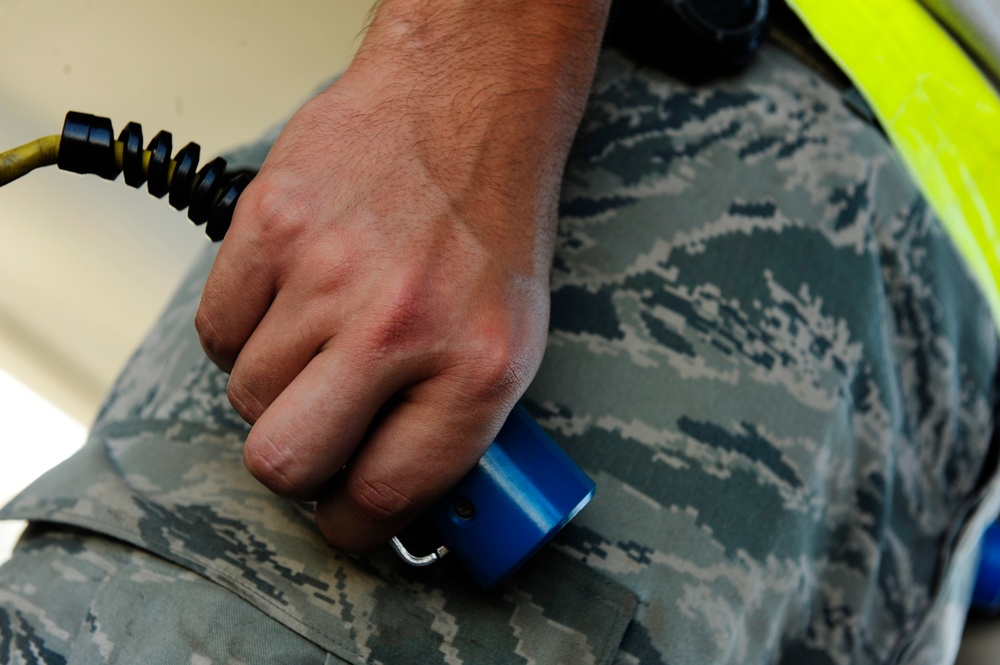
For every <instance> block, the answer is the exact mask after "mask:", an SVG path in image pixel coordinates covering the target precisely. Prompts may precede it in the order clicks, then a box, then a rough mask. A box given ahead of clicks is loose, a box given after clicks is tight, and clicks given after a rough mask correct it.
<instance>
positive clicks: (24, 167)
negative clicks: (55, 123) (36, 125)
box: [0, 135, 60, 187]
mask: <svg viewBox="0 0 1000 665" xmlns="http://www.w3.org/2000/svg"><path fill="white" fill-rule="evenodd" d="M59 141H60V137H59V135H55V136H46V137H45V138H41V139H38V140H37V141H32V142H31V143H26V144H25V145H22V146H21V147H19V148H14V149H13V150H8V151H6V152H0V187H3V186H4V185H6V184H7V183H9V182H13V181H14V180H17V179H18V178H20V177H21V176H23V175H24V174H25V173H30V172H31V171H34V170H35V169H37V168H39V167H42V166H50V165H52V164H55V163H56V160H57V159H58V158H59Z"/></svg>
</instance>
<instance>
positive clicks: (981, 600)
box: [972, 522, 1000, 612]
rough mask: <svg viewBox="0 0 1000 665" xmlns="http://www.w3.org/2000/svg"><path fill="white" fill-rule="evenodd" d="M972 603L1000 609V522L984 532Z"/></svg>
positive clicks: (982, 606) (991, 609) (978, 606)
mask: <svg viewBox="0 0 1000 665" xmlns="http://www.w3.org/2000/svg"><path fill="white" fill-rule="evenodd" d="M972 605H973V606H974V607H976V608H978V609H980V610H985V611H987V612H997V611H1000V522H994V523H993V524H991V525H990V526H989V528H988V529H986V533H984V534H983V542H982V546H981V549H980V554H979V571H978V573H977V574H976V586H975V587H974V589H973V591H972Z"/></svg>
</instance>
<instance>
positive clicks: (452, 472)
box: [195, 0, 601, 551]
mask: <svg viewBox="0 0 1000 665" xmlns="http://www.w3.org/2000/svg"><path fill="white" fill-rule="evenodd" d="M434 2H435V0H424V1H423V3H422V4H423V5H425V6H429V5H431V4H433V3H434ZM506 2H507V0H503V1H501V2H499V3H498V4H499V5H504V4H505V3H506ZM392 4H393V3H392V2H391V1H390V2H388V3H384V4H383V5H382V9H381V10H380V15H379V16H380V17H383V18H381V19H380V18H379V17H376V20H375V23H374V25H373V27H372V30H371V32H370V33H369V35H368V37H367V38H366V40H365V42H364V44H363V45H362V48H361V51H360V52H359V55H358V57H357V58H356V59H355V61H354V63H353V64H352V66H351V67H350V68H349V69H348V71H347V72H346V73H345V74H344V76H343V77H342V78H341V79H340V80H339V81H338V82H337V83H336V84H334V85H333V86H331V87H330V88H329V89H327V90H326V91H324V92H323V93H321V94H320V95H319V96H317V97H316V98H315V99H313V100H312V101H310V102H309V103H308V104H306V105H305V106H304V107H303V108H302V109H300V110H299V112H298V113H297V114H296V115H295V116H294V117H293V118H292V120H291V121H290V122H289V124H288V126H287V127H286V129H285V130H284V132H283V133H282V135H281V136H280V137H279V139H278V141H277V143H276V144H275V146H274V148H273V149H272V151H271V153H270V154H269V155H268V158H267V160H266V162H265V163H264V166H263V168H262V169H261V171H260V173H259V175H258V176H257V178H255V179H254V181H253V183H252V184H251V185H250V187H249V188H248V189H247V190H246V191H245V192H244V194H243V196H242V197H241V199H240V202H239V205H238V206H237V209H236V213H235V215H234V218H233V223H232V226H231V228H230V230H229V232H228V234H227V237H226V239H225V241H224V242H223V245H222V247H221V249H220V251H219V255H218V258H217V260H216V263H215V265H214V267H213V269H212V272H211V274H210V276H209V279H208V283H207V284H206V287H205V291H204V295H203V298H202V303H201V307H200V308H199V311H198V314H197V316H196V321H195V324H196V327H197V330H198V333H199V335H200V337H201V340H202V344H203V346H204V348H205V350H206V352H207V353H208V355H209V356H210V357H211V358H212V360H213V361H214V362H215V363H216V364H217V365H219V367H221V368H222V369H224V370H226V371H229V372H231V374H232V376H231V378H230V382H229V399H230V401H231V402H232V404H233V406H234V407H235V408H236V409H237V411H238V412H239V413H240V415H241V416H242V417H243V418H245V419H246V420H247V421H248V422H249V423H251V424H252V425H253V427H252V430H251V433H250V436H249V437H248V439H247V442H246V446H245V452H244V457H245V462H246V465H247V467H248V468H249V470H250V472H251V473H252V474H253V475H254V476H255V477H256V478H258V479H259V480H260V481H261V482H262V483H263V484H264V485H266V486H267V487H268V488H270V489H271V490H273V491H274V492H276V493H278V494H280V495H283V496H288V497H292V498H296V499H303V500H317V501H318V503H317V521H318V523H319V526H320V528H321V529H322V531H323V533H324V535H325V536H326V537H327V539H329V540H330V541H331V542H332V543H333V544H335V545H338V546H340V547H343V548H345V549H348V550H353V551H361V550H365V549H369V548H371V547H373V546H375V545H378V544H381V543H384V542H385V541H386V540H388V538H390V537H391V536H392V535H394V534H395V533H396V532H398V530H399V529H401V528H402V527H403V526H405V524H406V523H407V522H408V521H410V520H412V519H413V518H414V517H416V516H417V515H418V514H419V513H420V512H421V511H422V510H423V509H425V508H426V507H428V506H429V505H430V504H432V503H433V502H434V501H435V500H436V499H437V498H438V497H439V496H440V495H441V494H443V493H444V492H445V491H446V490H447V489H448V488H449V487H450V486H452V485H453V484H455V483H456V482H457V481H458V480H459V479H460V478H461V477H462V476H463V475H464V474H465V473H466V472H467V471H468V470H469V469H470V468H471V467H472V466H473V465H474V464H475V462H476V460H478V458H479V457H480V456H481V455H482V454H483V452H485V450H486V447H487V446H488V445H489V444H490V442H491V441H492V439H493V437H494V435H495V434H496V432H497V431H498V430H499V428H500V425H501V424H502V423H503V420H504V418H505V417H506V415H507V413H508V412H509V411H510V409H511V408H512V407H513V405H514V403H515V402H516V400H517V399H518V397H519V396H520V395H521V394H522V393H523V391H524V390H525V388H526V387H527V385H528V383H529V382H530V380H531V379H532V377H533V376H534V374H535V372H536V370H537V368H538V366H539V363H540V362H541V358H542V353H543V350H544V345H545V337H546V330H547V322H548V295H549V294H548V273H549V268H550V265H551V256H552V248H553V239H554V235H555V223H556V209H557V200H558V188H559V182H560V176H561V169H562V166H563V162H564V161H565V156H566V152H567V150H568V147H569V142H570V140H571V137H572V134H573V130H574V129H575V126H576V123H577V122H578V121H579V115H580V110H581V108H582V103H583V98H584V97H585V95H586V89H587V86H586V85H583V86H580V87H581V88H582V89H581V90H579V91H571V92H570V93H567V92H566V90H565V88H566V86H567V85H569V84H574V83H575V84H577V85H579V84H580V80H577V79H579V78H580V76H581V74H580V73H579V72H577V70H579V69H580V68H581V66H580V65H572V66H570V65H567V64H566V63H564V62H562V60H560V61H559V63H560V65H559V66H560V67H562V69H563V70H565V71H564V72H558V73H556V74H553V73H552V68H551V67H549V68H545V67H540V65H539V62H538V61H539V59H540V56H539V55H538V54H537V53H535V54H534V55H532V56H531V57H529V58H525V57H523V56H520V55H518V56H516V57H515V56H511V57H515V60H514V61H511V62H508V61H500V62H497V61H495V60H491V59H490V58H491V57H492V56H495V55H496V53H494V51H496V50H497V49H499V50H500V51H502V52H504V53H506V52H507V50H508V49H509V46H505V45H504V44H500V45H499V46H495V47H493V48H484V47H483V46H482V45H481V44H480V43H479V39H480V37H477V36H476V35H475V34H473V33H471V32H470V33H469V34H464V33H463V37H462V39H459V40H458V42H456V37H455V33H452V34H451V35H450V36H447V35H445V34H442V35H441V36H440V37H441V38H440V39H436V38H435V35H436V34H437V33H436V32H435V30H437V29H438V28H440V27H442V24H441V19H440V18H438V19H435V21H436V23H433V26H434V27H433V29H428V28H427V26H426V25H423V24H422V26H421V27H420V29H419V30H414V26H413V24H412V21H413V14H412V13H405V12H404V14H405V17H406V18H405V19H399V20H396V17H395V15H394V14H393V13H392V9H391V7H392ZM396 4H397V5H398V4H400V3H399V2H397V3H396ZM455 4H457V5H462V6H463V7H464V6H465V4H469V5H470V8H471V7H474V4H475V3H461V2H459V3H455ZM583 4H587V5H588V6H589V4H590V3H583V2H581V5H583ZM454 11H457V10H455V8H454V7H450V8H449V12H454ZM475 14H476V15H478V19H477V20H480V21H482V19H483V18H484V12H483V11H482V10H479V9H476V10H475ZM485 18H486V19H487V20H488V19H489V17H488V16H486V17H485ZM536 18H537V17H536ZM509 19H510V16H509V15H506V16H504V21H508V20H509ZM600 20H601V19H600V17H599V18H598V22H600ZM497 25H501V24H500V23H497ZM599 27H600V26H598V30H597V36H598V38H599ZM504 29H507V28H504ZM446 32H447V31H446ZM401 35H404V36H403V37H401ZM463 41H468V43H464V44H463ZM592 41H594V40H593V39H592ZM597 41H598V42H599V39H598V40H597ZM456 47H458V51H459V52H462V49H463V47H464V49H465V50H468V49H470V48H472V50H471V53H473V54H474V55H475V57H474V58H472V59H470V58H469V57H465V58H464V59H463V58H457V59H456V58H455V56H454V53H455V51H456ZM401 50H403V51H405V53H402V54H401ZM593 51H596V42H595V45H594V47H593ZM533 53H534V52H533ZM390 56H391V57H390ZM560 57H561V58H562V57H563V56H560ZM525 60H529V61H530V62H524V61H525ZM592 60H593V53H591V58H590V60H589V61H587V60H586V59H585V61H584V65H583V66H582V69H583V73H582V76H583V83H586V82H588V81H589V76H590V75H591V72H592V67H593V62H592ZM401 63H405V64H401ZM588 63H589V64H588ZM542 64H543V65H544V63H542ZM565 72H571V73H573V76H568V77H567V74H566V73H565ZM539 77H542V80H539ZM560 77H562V78H560Z"/></svg>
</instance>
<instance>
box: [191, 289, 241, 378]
mask: <svg viewBox="0 0 1000 665" xmlns="http://www.w3.org/2000/svg"><path fill="white" fill-rule="evenodd" d="M215 322H216V317H215V314H213V313H212V311H211V309H210V308H209V307H207V306H206V305H205V304H204V303H202V305H201V306H200V307H199V308H198V311H197V313H195V315H194V329H195V331H196V332H197V333H198V339H199V341H200V342H201V346H202V348H204V349H205V351H206V352H207V353H208V355H209V356H210V357H211V358H212V360H213V362H215V363H216V364H219V365H220V366H222V368H223V369H228V367H225V366H223V365H230V366H231V365H232V360H233V359H235V357H236V354H237V353H238V352H239V349H238V348H237V347H236V345H234V344H233V343H232V342H231V341H230V340H229V339H228V337H227V336H226V335H224V334H222V332H221V331H220V329H219V327H218V326H217V325H216V323H215Z"/></svg>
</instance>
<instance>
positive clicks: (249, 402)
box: [226, 374, 266, 425]
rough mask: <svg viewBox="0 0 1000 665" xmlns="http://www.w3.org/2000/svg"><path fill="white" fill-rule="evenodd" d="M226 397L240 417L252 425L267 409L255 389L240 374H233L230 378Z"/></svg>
mask: <svg viewBox="0 0 1000 665" xmlns="http://www.w3.org/2000/svg"><path fill="white" fill-rule="evenodd" d="M226 396H227V397H228V398H229V403H230V404H232V405H233V408H234V409H236V412H237V413H238V414H240V417H241V418H243V420H245V421H247V422H248V423H250V424H251V425H253V424H254V423H255V422H257V419H258V418H260V417H261V415H263V413H264V409H265V408H266V405H265V404H263V403H262V402H261V400H260V398H259V397H258V396H257V395H256V394H255V393H254V391H253V389H252V388H250V387H249V386H248V385H247V383H246V382H244V381H243V377H242V376H240V375H238V374H233V375H232V376H231V377H229V384H228V385H227V386H226Z"/></svg>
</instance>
